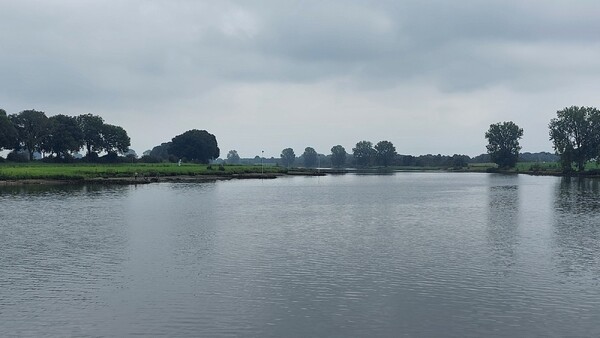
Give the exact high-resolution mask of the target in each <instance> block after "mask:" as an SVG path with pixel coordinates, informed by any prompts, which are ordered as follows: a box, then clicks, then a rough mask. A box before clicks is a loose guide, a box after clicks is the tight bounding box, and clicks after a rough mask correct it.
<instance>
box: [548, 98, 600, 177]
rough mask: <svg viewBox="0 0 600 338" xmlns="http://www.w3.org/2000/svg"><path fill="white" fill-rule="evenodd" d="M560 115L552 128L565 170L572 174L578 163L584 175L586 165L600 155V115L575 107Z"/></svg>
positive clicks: (550, 126) (565, 110) (552, 121)
mask: <svg viewBox="0 0 600 338" xmlns="http://www.w3.org/2000/svg"><path fill="white" fill-rule="evenodd" d="M556 115H557V117H556V118H554V119H552V120H551V121H550V124H549V126H548V127H549V128H550V140H551V141H552V143H553V145H554V150H555V151H556V153H557V154H558V155H559V156H560V159H561V163H562V166H563V170H564V171H570V170H571V166H572V165H573V162H575V164H576V165H577V168H578V169H579V171H583V170H584V169H585V163H586V162H587V161H589V160H591V159H593V158H597V157H598V155H599V147H600V111H598V109H596V108H593V107H577V106H571V107H568V108H564V109H562V110H559V111H557V112H556Z"/></svg>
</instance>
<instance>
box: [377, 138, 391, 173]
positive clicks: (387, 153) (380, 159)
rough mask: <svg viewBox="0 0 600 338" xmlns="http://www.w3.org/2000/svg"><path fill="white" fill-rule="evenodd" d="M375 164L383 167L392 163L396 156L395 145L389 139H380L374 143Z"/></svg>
mask: <svg viewBox="0 0 600 338" xmlns="http://www.w3.org/2000/svg"><path fill="white" fill-rule="evenodd" d="M375 151H376V155H375V157H376V158H377V164H378V165H382V166H384V167H387V166H389V165H390V164H392V163H393V161H394V158H396V147H394V145H393V144H392V142H390V141H380V142H378V143H377V144H376V145H375Z"/></svg>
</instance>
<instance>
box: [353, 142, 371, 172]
mask: <svg viewBox="0 0 600 338" xmlns="http://www.w3.org/2000/svg"><path fill="white" fill-rule="evenodd" d="M352 153H353V156H354V160H355V161H356V164H358V165H360V166H367V165H370V164H371V163H372V161H373V157H374V156H375V149H373V143H371V142H369V141H360V142H358V143H357V144H356V147H355V148H352Z"/></svg>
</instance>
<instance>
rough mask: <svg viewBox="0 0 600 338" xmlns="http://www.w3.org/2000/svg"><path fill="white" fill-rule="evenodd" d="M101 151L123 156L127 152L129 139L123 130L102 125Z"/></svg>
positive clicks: (109, 125)
mask: <svg viewBox="0 0 600 338" xmlns="http://www.w3.org/2000/svg"><path fill="white" fill-rule="evenodd" d="M101 130H102V149H103V150H104V151H106V152H107V153H111V152H114V153H119V154H124V153H126V152H127V151H128V150H129V145H130V144H131V139H130V138H129V136H127V132H126V131H125V129H123V128H121V127H119V126H113V125H111V124H104V125H102V129H101Z"/></svg>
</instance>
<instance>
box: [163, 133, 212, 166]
mask: <svg viewBox="0 0 600 338" xmlns="http://www.w3.org/2000/svg"><path fill="white" fill-rule="evenodd" d="M169 153H170V154H173V155H175V156H177V157H179V158H185V159H186V160H188V161H198V162H200V163H208V162H209V161H210V160H212V159H215V158H217V157H219V155H220V150H219V147H218V145H217V138H216V137H215V135H213V134H210V133H209V132H207V131H206V130H198V129H192V130H188V131H186V132H185V133H183V134H181V135H177V136H175V137H174V138H173V139H172V140H171V146H170V149H169Z"/></svg>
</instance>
